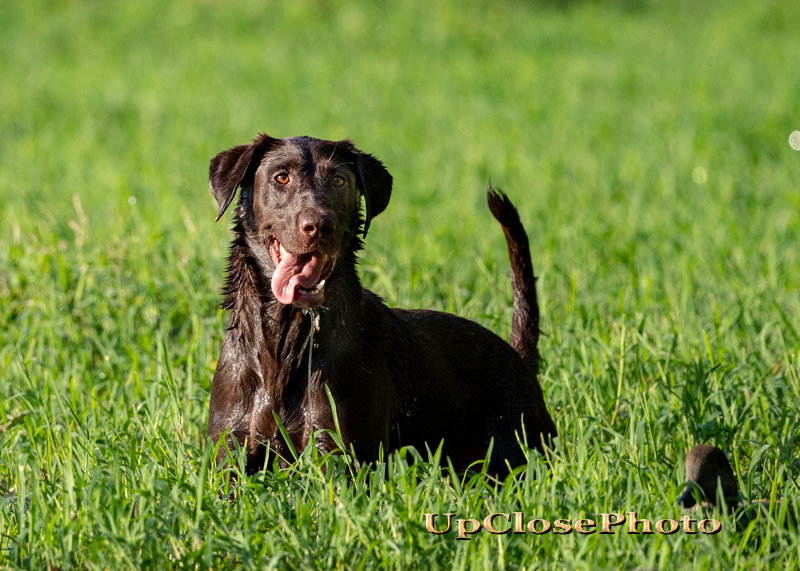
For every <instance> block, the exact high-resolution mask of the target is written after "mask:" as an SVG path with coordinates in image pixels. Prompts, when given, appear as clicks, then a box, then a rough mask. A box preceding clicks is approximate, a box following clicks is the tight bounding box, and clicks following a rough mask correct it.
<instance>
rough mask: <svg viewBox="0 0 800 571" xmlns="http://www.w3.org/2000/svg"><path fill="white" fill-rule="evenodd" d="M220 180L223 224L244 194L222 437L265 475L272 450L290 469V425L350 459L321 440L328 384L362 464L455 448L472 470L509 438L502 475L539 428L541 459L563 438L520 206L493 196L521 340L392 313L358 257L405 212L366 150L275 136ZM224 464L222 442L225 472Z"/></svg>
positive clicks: (220, 402)
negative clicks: (394, 205)
mask: <svg viewBox="0 0 800 571" xmlns="http://www.w3.org/2000/svg"><path fill="white" fill-rule="evenodd" d="M209 181H210V187H211V193H212V194H213V195H214V198H216V200H217V202H218V203H219V213H218V214H217V220H219V218H220V217H221V216H222V215H223V213H224V212H225V210H226V209H227V208H228V206H229V205H230V203H231V201H232V200H233V197H234V194H235V193H236V190H237V188H239V187H240V188H241V192H240V194H239V200H238V206H237V207H236V211H235V214H234V227H233V232H234V238H233V242H232V244H231V252H230V258H229V265H228V279H227V283H226V287H225V296H226V297H225V301H224V302H223V307H224V308H225V309H227V310H229V311H230V317H229V321H228V330H227V332H226V334H225V340H224V341H223V344H222V351H221V354H220V357H219V362H218V364H217V368H216V372H215V374H214V381H213V384H212V386H211V406H210V411H209V418H208V434H209V435H210V436H211V437H212V438H213V439H214V441H215V442H216V441H217V440H218V439H219V438H220V436H221V435H226V438H227V439H228V440H227V445H228V447H229V448H232V446H233V442H232V439H235V440H236V441H237V442H238V444H239V445H240V446H243V447H244V448H245V450H246V453H247V470H248V471H249V472H255V471H258V470H260V469H261V468H262V467H264V465H265V464H266V463H267V460H266V454H267V450H268V449H269V450H271V451H272V452H273V453H274V454H277V455H278V457H279V458H280V459H282V460H281V461H283V459H286V458H290V455H289V448H288V447H287V442H286V441H285V439H284V436H283V434H282V431H281V430H280V429H279V426H278V424H277V423H276V421H275V414H276V415H277V417H278V418H280V420H281V422H282V424H283V426H284V427H285V430H286V434H288V437H289V438H290V439H291V442H292V445H293V447H294V448H295V449H296V450H301V449H303V448H304V447H305V446H306V445H307V444H308V441H309V437H310V432H311V430H312V429H313V430H314V431H315V433H316V434H317V436H316V442H315V444H316V446H317V447H318V448H319V449H320V450H321V451H323V452H328V451H331V450H334V449H335V445H334V443H333V440H332V439H331V438H330V437H329V435H328V434H327V433H324V432H323V433H321V434H319V433H318V431H320V430H322V429H333V428H334V426H335V425H334V419H333V414H332V411H331V406H330V403H329V400H328V397H327V393H326V390H325V387H326V386H327V387H328V389H330V392H331V395H332V397H333V401H334V403H335V405H336V411H337V416H338V420H339V424H340V430H341V434H342V438H343V440H344V442H345V444H346V446H347V447H348V448H349V449H352V450H353V451H354V452H355V454H356V457H357V458H358V459H359V460H362V461H371V460H374V459H376V458H377V457H378V455H379V451H380V450H381V448H382V449H383V451H384V452H389V451H392V450H396V449H397V448H399V447H401V446H407V445H411V446H414V447H416V448H417V449H418V450H422V451H424V450H425V444H426V443H427V444H428V445H429V446H430V447H431V449H435V448H436V447H437V446H438V445H439V443H440V442H441V441H443V453H444V454H445V455H446V456H449V457H450V459H451V460H452V462H453V465H454V467H455V468H456V469H457V470H464V469H466V468H467V467H469V466H470V465H471V464H472V463H473V462H475V461H476V460H482V459H484V458H485V457H486V453H487V451H488V447H489V445H490V441H491V440H492V439H494V446H493V452H492V455H491V461H490V465H489V469H490V471H491V472H493V473H495V474H498V475H501V476H502V475H504V474H507V472H508V466H511V467H515V466H518V465H520V464H522V463H524V462H525V456H524V454H523V451H522V449H521V447H520V445H519V443H518V436H519V437H520V438H522V436H523V423H524V430H525V433H526V434H527V437H528V439H529V442H530V443H531V444H532V445H533V446H535V447H536V448H537V449H539V450H540V451H542V450H543V441H545V442H546V441H547V439H549V438H552V437H554V436H555V435H556V428H555V425H554V424H553V421H552V419H551V418H550V415H549V413H548V412H547V407H546V406H545V402H544V398H543V397H542V390H541V388H540V387H539V383H538V381H537V375H538V371H539V366H538V361H539V353H538V351H537V348H536V345H537V341H538V338H539V308H538V305H537V301H536V278H534V276H533V268H532V266H531V260H530V254H529V252H528V239H527V236H526V234H525V230H524V229H523V227H522V224H521V223H520V221H519V217H518V215H517V212H516V210H515V209H514V207H513V205H512V204H511V202H509V200H508V199H507V198H506V197H505V195H503V194H501V193H498V192H495V191H494V190H493V189H492V188H491V186H490V187H489V192H488V200H489V206H490V208H491V210H492V213H493V214H494V216H495V218H497V220H498V221H499V222H500V224H501V225H502V227H503V231H504V232H505V235H506V241H507V243H508V251H509V255H510V258H511V281H512V284H513V292H514V294H513V295H514V315H513V326H512V333H511V341H510V343H511V344H510V345H509V344H508V343H506V342H505V341H503V340H502V339H500V338H499V337H498V336H497V335H495V334H494V333H492V332H491V331H488V330H487V329H485V328H483V327H481V326H480V325H478V324H476V323H473V322H471V321H468V320H466V319H462V318H460V317H456V316H454V315H449V314H446V313H439V312H435V311H424V310H403V309H391V308H388V307H386V305H384V303H383V301H382V300H381V299H380V298H379V297H378V296H377V295H375V294H374V293H372V292H370V291H368V290H366V289H364V288H362V287H361V282H360V280H359V277H358V273H357V272H356V263H357V257H356V254H357V252H358V251H359V250H360V249H361V247H362V242H361V238H362V237H363V236H366V234H367V229H368V228H369V225H370V223H371V222H372V219H373V218H374V217H375V216H377V215H378V214H380V213H381V212H383V210H384V209H385V208H386V206H387V204H388V203H389V197H390V195H391V191H392V177H391V175H390V174H389V173H388V172H387V171H386V169H385V168H384V167H383V164H381V162H380V161H379V160H378V159H376V158H375V157H373V156H372V155H369V154H367V153H364V152H362V151H360V150H358V149H357V148H355V147H354V146H353V143H352V142H351V141H349V140H347V141H338V142H333V141H323V140H319V139H313V138H310V137H293V138H287V139H275V138H272V137H270V136H268V135H264V134H262V135H260V136H258V137H257V138H256V139H255V140H254V141H253V142H252V143H251V144H249V145H241V146H238V147H233V148H232V149H229V150H227V151H224V152H222V153H220V154H219V155H217V156H216V157H215V158H214V159H213V160H212V161H211V168H210V174H209ZM362 197H363V199H364V204H365V211H366V212H365V213H364V214H363V215H362V211H361V198H362ZM312 328H313V332H312ZM312 337H313V342H310V340H311V339H312ZM312 346H313V347H312ZM309 355H311V363H310V364H309ZM309 379H310V380H309ZM224 455H225V451H224V447H220V454H219V455H218V457H217V461H218V462H219V461H221V459H222V458H223V457H224Z"/></svg>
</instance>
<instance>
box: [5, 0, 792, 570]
mask: <svg viewBox="0 0 800 571" xmlns="http://www.w3.org/2000/svg"><path fill="white" fill-rule="evenodd" d="M798 54H800V4H799V3H797V2H787V1H785V0H767V1H763V2H747V1H745V0H742V1H738V2H734V1H724V2H723V1H711V2H702V3H696V2H678V1H676V2H654V1H653V2H649V1H647V0H641V1H639V2H636V1H631V2H626V1H623V0H619V1H616V2H614V1H608V2H601V1H594V2H592V1H588V0H587V1H580V0H574V1H571V2H570V1H563V2H552V3H549V2H544V1H541V2H523V1H520V0H500V1H497V2H484V1H479V2H473V3H458V2H454V1H453V2H447V1H445V0H432V1H427V2H422V1H417V0H411V1H408V2H402V3H398V2H383V1H378V2H371V3H366V2H363V3H361V2H355V3H345V2H342V1H339V0H330V1H326V0H293V1H292V2H280V3H279V2H263V1H262V2H257V1H254V0H244V1H242V2H237V3H235V4H234V3H218V2H209V1H204V2H189V1H179V2H172V3H163V2H155V1H152V0H136V1H133V0H130V1H128V0H125V1H120V2H113V3H105V2H75V1H66V0H64V1H54V2H39V1H36V0H30V1H27V2H21V1H20V2H14V1H11V2H3V3H2V4H0V61H1V62H2V64H0V109H2V112H0V379H2V381H1V382H0V492H2V493H0V567H2V568H28V569H44V568H61V569H126V568H127V569H131V568H134V569H135V568H165V567H170V566H174V567H177V568H183V569H205V568H215V569H251V568H271V569H315V568H319V569H326V568H331V569H375V568H389V569H414V568H419V569H539V568H548V569H551V568H555V569H559V568H569V569H602V568H609V569H615V568H625V569H651V568H652V569H670V570H672V569H682V568H691V569H731V568H748V569H750V568H764V567H770V568H776V569H798V568H800V534H798V533H797V532H796V531H785V530H782V529H781V528H780V527H779V526H777V525H776V524H775V522H774V521H762V522H759V523H758V525H756V526H755V527H753V528H751V529H749V530H747V531H744V532H739V533H737V532H736V531H734V529H733V524H732V523H731V521H730V520H729V519H728V518H727V517H726V516H725V515H724V514H723V515H717V516H716V517H718V518H719V519H720V520H721V521H722V522H723V530H722V532H720V533H718V534H716V535H709V536H704V535H702V534H697V535H688V534H684V533H682V532H679V533H676V534H674V535H660V534H655V535H629V534H627V533H625V532H624V531H623V530H620V531H618V532H617V533H616V534H614V535H599V534H597V533H595V534H592V535H580V534H577V533H573V534H571V535H554V534H553V533H550V534H547V535H541V536H534V535H532V534H527V535H511V534H509V535H498V536H494V535H490V534H487V533H485V532H482V533H480V534H477V535H475V536H473V539H472V540H470V541H457V540H456V539H455V534H454V533H453V532H451V533H450V534H447V535H433V534H430V533H428V532H427V531H426V530H425V522H424V518H423V515H422V514H423V513H426V512H436V513H440V514H443V513H456V514H457V515H456V517H458V518H483V517H484V516H486V515H487V514H489V513H491V512H495V511H497V512H514V511H522V512H524V514H525V518H526V521H527V519H531V518H533V517H540V518H545V519H550V520H551V521H552V520H553V519H557V518H568V519H572V520H573V521H574V520H577V519H579V518H581V517H589V518H594V519H597V518H598V516H597V514H598V513H606V512H623V511H636V512H637V513H638V514H639V517H647V518H648V519H650V520H652V521H653V522H655V521H657V520H659V519H662V518H677V517H678V516H679V515H680V511H679V509H678V507H677V506H676V505H675V498H676V497H677V495H678V494H679V493H680V488H681V486H680V483H681V482H682V481H683V458H684V456H685V454H686V451H687V450H688V449H689V448H690V447H691V446H692V445H694V444H697V443H700V442H710V443H713V444H717V445H719V446H721V447H722V448H724V449H725V450H726V451H727V452H728V453H729V455H730V456H731V457H732V458H734V459H735V464H736V466H735V468H736V471H737V475H738V477H739V480H740V483H741V487H742V489H743V495H744V496H745V497H746V498H758V497H768V498H775V499H780V498H783V499H785V500H789V501H793V502H795V507H796V509H798V510H800V455H798V452H797V450H798V447H799V445H800V153H797V152H795V151H793V150H792V149H791V147H790V146H789V144H788V137H789V134H790V133H791V132H792V131H793V130H795V129H800V111H799V110H800V99H798V95H800V56H799V55H798ZM258 131H266V132H268V133H270V134H271V135H274V136H293V135H305V134H307V135H313V136H317V137H321V138H328V139H338V138H345V137H351V138H353V139H354V140H355V143H356V144H357V145H358V146H359V147H360V148H362V149H364V150H366V151H368V152H371V153H374V154H376V155H377V156H378V157H380V158H381V159H382V160H383V161H384V162H385V164H386V165H387V167H388V168H389V170H390V171H391V172H392V173H393V175H394V176H395V190H394V194H393V198H392V202H391V203H390V205H389V208H388V210H387V211H386V212H385V213H384V214H382V215H381V216H380V217H378V218H377V219H376V220H375V221H374V222H373V224H372V227H371V229H370V236H369V239H368V241H367V247H366V250H365V252H364V254H363V256H362V264H361V270H362V277H363V281H364V283H365V285H366V286H367V287H369V288H370V289H373V290H374V291H376V292H378V293H379V294H380V295H382V296H383V297H384V298H385V299H386V300H387V302H388V303H389V304H390V305H393V306H398V307H425V308H434V309H440V310H444V311H449V312H453V313H456V314H459V315H462V316H465V317H468V318H471V319H475V320H476V321H478V322H480V323H482V324H483V325H485V326H487V327H489V328H490V329H492V330H494V331H495V332H497V333H499V334H501V335H504V336H506V335H508V333H509V331H510V317H511V309H510V303H511V290H510V284H509V279H508V261H507V259H506V252H505V245H504V242H503V238H502V233H501V231H500V229H499V227H498V226H497V224H496V223H495V222H494V221H493V220H492V219H491V216H490V214H489V212H488V209H487V208H486V205H485V202H484V201H485V193H484V191H485V186H486V182H487V179H489V177H491V179H492V182H493V183H494V184H495V185H496V186H499V187H501V188H503V189H504V190H506V191H507V192H508V194H509V195H510V196H511V198H512V199H513V200H514V201H515V203H516V204H517V205H518V207H519V210H520V213H521V215H522V218H523V221H524V223H525V224H526V227H527V229H528V233H529V235H530V239H531V247H532V252H533V261H534V265H535V267H536V271H537V274H538V275H539V276H540V280H539V295H540V303H541V305H542V312H543V316H544V322H543V329H544V332H545V334H546V335H545V336H544V337H543V338H542V341H541V345H540V348H541V351H542V355H543V358H544V361H545V363H544V365H543V367H542V376H541V379H540V381H541V384H542V386H543V389H544V392H545V397H546V400H547V403H548V406H549V408H550V411H551V413H552V414H553V418H554V420H555V421H556V424H557V426H558V430H559V433H560V441H559V442H558V444H557V446H556V449H555V450H554V452H553V456H552V458H551V461H550V465H549V467H548V466H547V465H546V464H545V463H544V461H543V460H542V459H541V458H540V457H538V456H535V455H534V456H532V457H531V463H530V465H529V466H527V468H525V471H526V472H527V477H523V476H522V474H516V475H514V476H512V477H511V478H510V479H509V480H508V481H506V482H505V483H504V484H502V485H500V484H497V483H495V482H493V481H491V479H489V478H487V477H486V476H484V475H481V474H476V475H474V476H470V477H466V478H463V479H462V480H459V479H458V478H457V477H456V478H451V479H447V478H446V476H447V470H446V468H445V469H442V468H440V465H444V466H445V467H446V463H441V464H440V462H439V461H438V460H437V459H435V458H434V459H433V460H434V461H433V462H432V463H429V462H427V461H426V462H417V463H410V459H411V457H412V456H411V453H410V452H409V454H406V455H399V454H395V455H392V456H391V457H389V458H387V464H388V467H387V469H386V470H383V469H381V470H375V471H373V470H367V469H360V470H358V469H355V468H349V467H348V466H346V465H345V464H344V463H338V464H334V463H333V461H332V460H328V464H329V465H328V469H327V470H326V471H324V472H323V470H321V466H322V465H323V464H324V462H323V461H322V460H315V459H314V458H311V457H310V456H309V455H308V453H306V454H305V455H303V456H302V457H301V458H300V460H299V461H298V463H297V464H296V465H295V466H294V467H292V468H291V469H288V470H286V471H279V472H266V473H262V474H259V475H257V476H255V477H253V478H252V479H242V480H240V484H239V487H238V488H237V490H236V501H233V502H231V501H229V499H228V497H227V495H226V494H225V491H226V490H225V479H224V478H223V477H221V476H220V475H219V474H218V473H215V472H214V471H212V470H209V466H208V464H209V462H208V459H209V454H210V448H209V447H208V446H207V445H206V442H205V439H204V431H205V423H206V415H207V408H208V389H209V386H210V381H211V377H212V375H213V371H214V367H215V365H216V359H217V356H218V352H219V348H220V344H221V339H222V335H223V332H224V327H225V322H226V315H225V314H224V313H223V312H222V310H221V309H219V302H220V301H221V296H220V289H221V285H222V275H223V269H224V264H225V256H226V254H227V244H228V241H229V233H228V227H229V224H228V222H227V221H228V220H229V217H226V221H225V222H223V221H221V222H220V223H218V224H214V222H213V220H214V216H215V214H216V205H215V203H214V201H213V199H212V198H211V196H210V194H209V192H208V186H207V178H206V177H207V167H208V161H209V160H210V159H211V157H212V156H214V154H216V153H217V152H219V151H221V150H223V149H226V148H228V147H230V146H233V145H235V144H241V143H244V142H247V141H249V140H250V139H252V137H254V136H255V135H256V133H257V132H258ZM421 454H422V456H423V458H424V459H425V460H431V458H430V457H429V456H428V454H427V452H425V451H421ZM534 476H535V477H534Z"/></svg>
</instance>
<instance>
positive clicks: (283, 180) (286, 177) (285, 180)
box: [275, 172, 289, 184]
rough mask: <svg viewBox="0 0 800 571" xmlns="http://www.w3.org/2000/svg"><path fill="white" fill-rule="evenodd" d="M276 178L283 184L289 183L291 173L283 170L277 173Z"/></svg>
mask: <svg viewBox="0 0 800 571" xmlns="http://www.w3.org/2000/svg"><path fill="white" fill-rule="evenodd" d="M275 180H276V181H278V182H279V183H281V184H289V175H288V174H286V173H285V172H281V173H278V174H276V175H275Z"/></svg>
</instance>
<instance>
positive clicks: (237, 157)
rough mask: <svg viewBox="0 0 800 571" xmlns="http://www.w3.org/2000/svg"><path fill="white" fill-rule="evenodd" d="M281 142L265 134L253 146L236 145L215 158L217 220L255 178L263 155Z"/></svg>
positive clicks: (211, 174)
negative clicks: (239, 190)
mask: <svg viewBox="0 0 800 571" xmlns="http://www.w3.org/2000/svg"><path fill="white" fill-rule="evenodd" d="M277 141H278V139H275V138H273V137H270V136H269V135H266V134H264V133H261V134H260V135H259V136H258V137H256V138H255V139H254V140H253V142H252V143H250V144H249V145H239V146H238V147H233V148H232V149H228V150H227V151H223V152H221V153H220V154H218V155H217V156H216V157H214V158H213V159H212V160H211V166H210V167H209V169H208V186H209V188H210V189H211V194H213V195H214V198H216V199H217V203H218V204H219V212H218V213H217V220H219V219H220V218H222V215H223V214H225V211H226V210H227V209H228V206H230V204H231V201H232V200H233V197H234V195H235V194H236V189H237V188H238V187H239V186H243V185H247V184H248V183H250V182H251V181H252V180H253V177H254V176H255V172H256V169H258V163H259V162H261V157H263V156H264V153H265V152H267V151H268V150H269V149H270V148H271V147H272V146H273V145H275V143H276V142H277Z"/></svg>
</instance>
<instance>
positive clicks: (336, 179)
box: [333, 175, 345, 186]
mask: <svg viewBox="0 0 800 571" xmlns="http://www.w3.org/2000/svg"><path fill="white" fill-rule="evenodd" d="M344 182H345V181H344V177H343V176H339V175H336V176H335V177H333V186H342V185H343V184H344Z"/></svg>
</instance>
